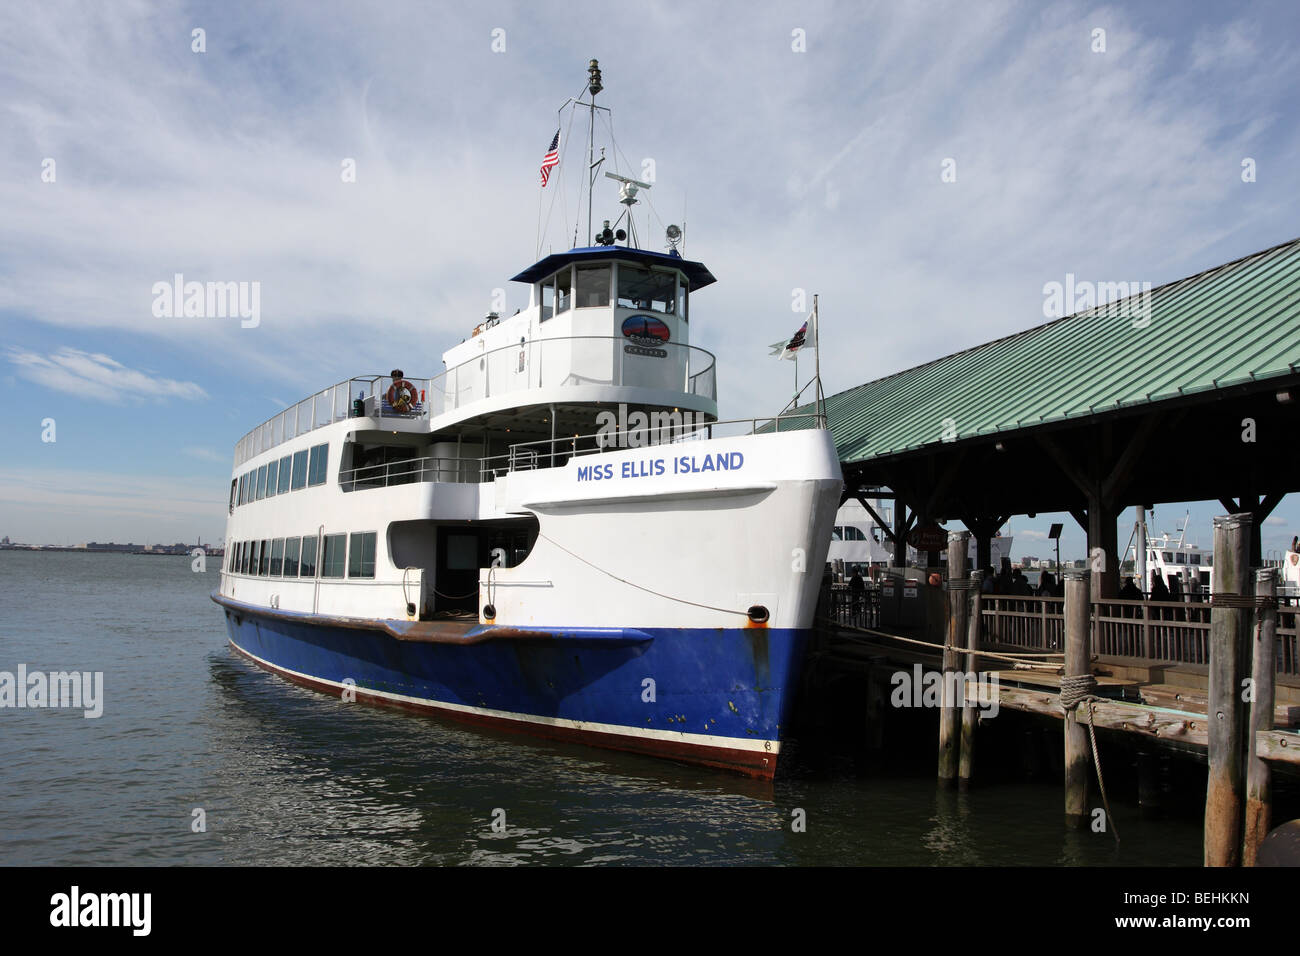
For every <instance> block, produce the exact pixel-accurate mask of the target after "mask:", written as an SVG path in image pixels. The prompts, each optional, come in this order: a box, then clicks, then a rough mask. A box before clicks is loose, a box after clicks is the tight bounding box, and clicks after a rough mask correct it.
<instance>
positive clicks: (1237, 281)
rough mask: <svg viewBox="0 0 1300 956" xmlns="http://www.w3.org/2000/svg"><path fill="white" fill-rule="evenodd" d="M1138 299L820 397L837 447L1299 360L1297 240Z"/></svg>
mask: <svg viewBox="0 0 1300 956" xmlns="http://www.w3.org/2000/svg"><path fill="white" fill-rule="evenodd" d="M1146 298H1147V300H1148V302H1149V312H1147V313H1145V314H1144V313H1142V312H1141V311H1139V303H1140V300H1139V299H1138V298H1137V297H1132V296H1130V297H1129V298H1128V299H1124V300H1121V302H1122V303H1123V305H1120V306H1117V305H1116V304H1114V303H1112V304H1110V305H1103V306H1098V307H1096V308H1094V309H1091V310H1089V311H1086V312H1079V313H1076V314H1075V315H1070V316H1066V317H1065V318H1062V319H1055V320H1053V321H1051V322H1048V323H1046V324H1045V325H1040V326H1038V327H1036V328H1032V329H1028V330H1026V331H1024V332H1019V333H1017V334H1015V335H1011V336H1007V337H1006V338H1002V339H997V340H996V341H993V342H988V343H986V344H984V345H979V346H976V347H974V348H970V349H966V350H965V351H962V352H957V353H955V354H953V355H949V356H946V357H944V358H941V359H936V360H935V361H933V362H928V363H926V364H925V365H919V366H917V367H916V368H913V369H908V370H907V371H904V372H898V373H896V374H894V375H890V376H888V377H886V378H882V379H877V380H876V381H874V382H868V383H866V384H865V385H859V386H857V387H856V388H851V389H849V390H848V391H844V392H840V393H838V394H836V395H832V396H830V397H829V398H827V399H826V414H827V420H828V424H829V427H830V429H831V433H832V434H833V435H834V437H835V444H836V447H837V448H838V450H839V456H840V460H841V461H842V462H844V463H846V464H849V463H854V462H862V461H866V460H868V459H872V458H881V457H885V456H891V455H897V454H900V453H902V452H906V451H909V450H912V449H916V448H920V447H922V446H924V445H930V444H937V443H939V442H941V441H943V440H945V439H947V440H949V441H962V440H965V439H970V438H975V437H978V436H981V435H992V434H996V433H1004V432H1010V431H1015V430H1017V429H1021V428H1026V427H1030V426H1035V425H1042V424H1045V423H1049V422H1056V421H1065V420H1068V419H1075V418H1085V417H1088V416H1091V415H1096V414H1098V413H1102V412H1107V411H1117V410H1120V409H1124V408H1129V407H1133V406H1139V405H1146V404H1152V403H1155V402H1160V401H1165V400H1169V399H1174V398H1179V397H1181V396H1186V395H1191V394H1193V393H1197V392H1205V391H1210V390H1213V389H1222V388H1226V387H1229V386H1233V385H1239V384H1243V383H1250V382H1257V381H1261V380H1265V379H1271V378H1277V377H1279V376H1285V375H1291V374H1294V373H1296V372H1297V371H1300V239H1295V240H1292V241H1291V242H1287V243H1283V244H1282V245H1279V246H1274V247H1273V248H1271V249H1265V250H1264V251H1262V252H1257V253H1254V254H1253V255H1249V256H1246V257H1245V258H1242V259H1238V260H1236V261H1234V262H1229V263H1227V264H1226V265H1221V266H1217V267H1215V268H1213V269H1210V270H1208V271H1206V272H1202V273H1199V274H1197V275H1194V276H1190V277H1188V278H1186V279H1179V280H1177V281H1175V282H1170V283H1167V284H1165V285H1162V286H1159V287H1157V288H1154V289H1152V290H1151V291H1150V292H1149V293H1146ZM1146 318H1149V322H1146V324H1145V325H1143V321H1144V319H1146ZM801 410H805V409H801ZM806 410H808V411H811V410H812V409H811V407H808V408H807V409H806ZM949 420H951V421H949ZM782 427H783V428H784V427H785V426H782Z"/></svg>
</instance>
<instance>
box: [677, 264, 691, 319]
mask: <svg viewBox="0 0 1300 956" xmlns="http://www.w3.org/2000/svg"><path fill="white" fill-rule="evenodd" d="M690 287H691V284H690V283H689V282H687V281H686V279H685V278H684V277H682V276H680V275H679V276H678V277H677V314H678V315H679V316H681V319H682V321H683V322H687V321H690V316H689V314H688V313H687V309H686V306H687V300H688V299H689V298H690V296H689V295H687V293H688V292H689V291H690Z"/></svg>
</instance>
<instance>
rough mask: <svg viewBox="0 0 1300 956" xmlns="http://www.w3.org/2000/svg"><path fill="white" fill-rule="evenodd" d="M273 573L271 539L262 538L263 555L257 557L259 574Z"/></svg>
mask: <svg viewBox="0 0 1300 956" xmlns="http://www.w3.org/2000/svg"><path fill="white" fill-rule="evenodd" d="M270 573H271V539H270V538H263V539H262V555H261V557H259V558H258V559H257V576H258V577H262V578H264V577H266V576H267V575H269V574H270Z"/></svg>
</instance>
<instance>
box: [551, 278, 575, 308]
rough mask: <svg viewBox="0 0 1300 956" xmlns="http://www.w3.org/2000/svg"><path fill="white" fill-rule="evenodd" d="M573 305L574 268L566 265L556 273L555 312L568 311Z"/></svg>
mask: <svg viewBox="0 0 1300 956" xmlns="http://www.w3.org/2000/svg"><path fill="white" fill-rule="evenodd" d="M572 305H573V270H572V269H570V268H569V267H568V266H565V267H564V268H563V269H561V270H560V271H559V272H557V273H555V314H556V315H559V314H560V313H561V312H568V311H569V307H570V306H572Z"/></svg>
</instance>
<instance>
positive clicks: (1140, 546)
mask: <svg viewBox="0 0 1300 956" xmlns="http://www.w3.org/2000/svg"><path fill="white" fill-rule="evenodd" d="M1134 532H1135V533H1136V534H1137V550H1136V551H1135V552H1134V555H1133V558H1134V561H1133V570H1134V571H1135V572H1136V573H1137V579H1138V589H1139V590H1141V591H1142V592H1143V593H1144V594H1145V593H1146V591H1147V588H1148V587H1149V586H1150V581H1149V580H1148V579H1147V516H1146V510H1145V509H1144V507H1143V506H1142V505H1138V506H1137V525H1136V526H1135V528H1134Z"/></svg>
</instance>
